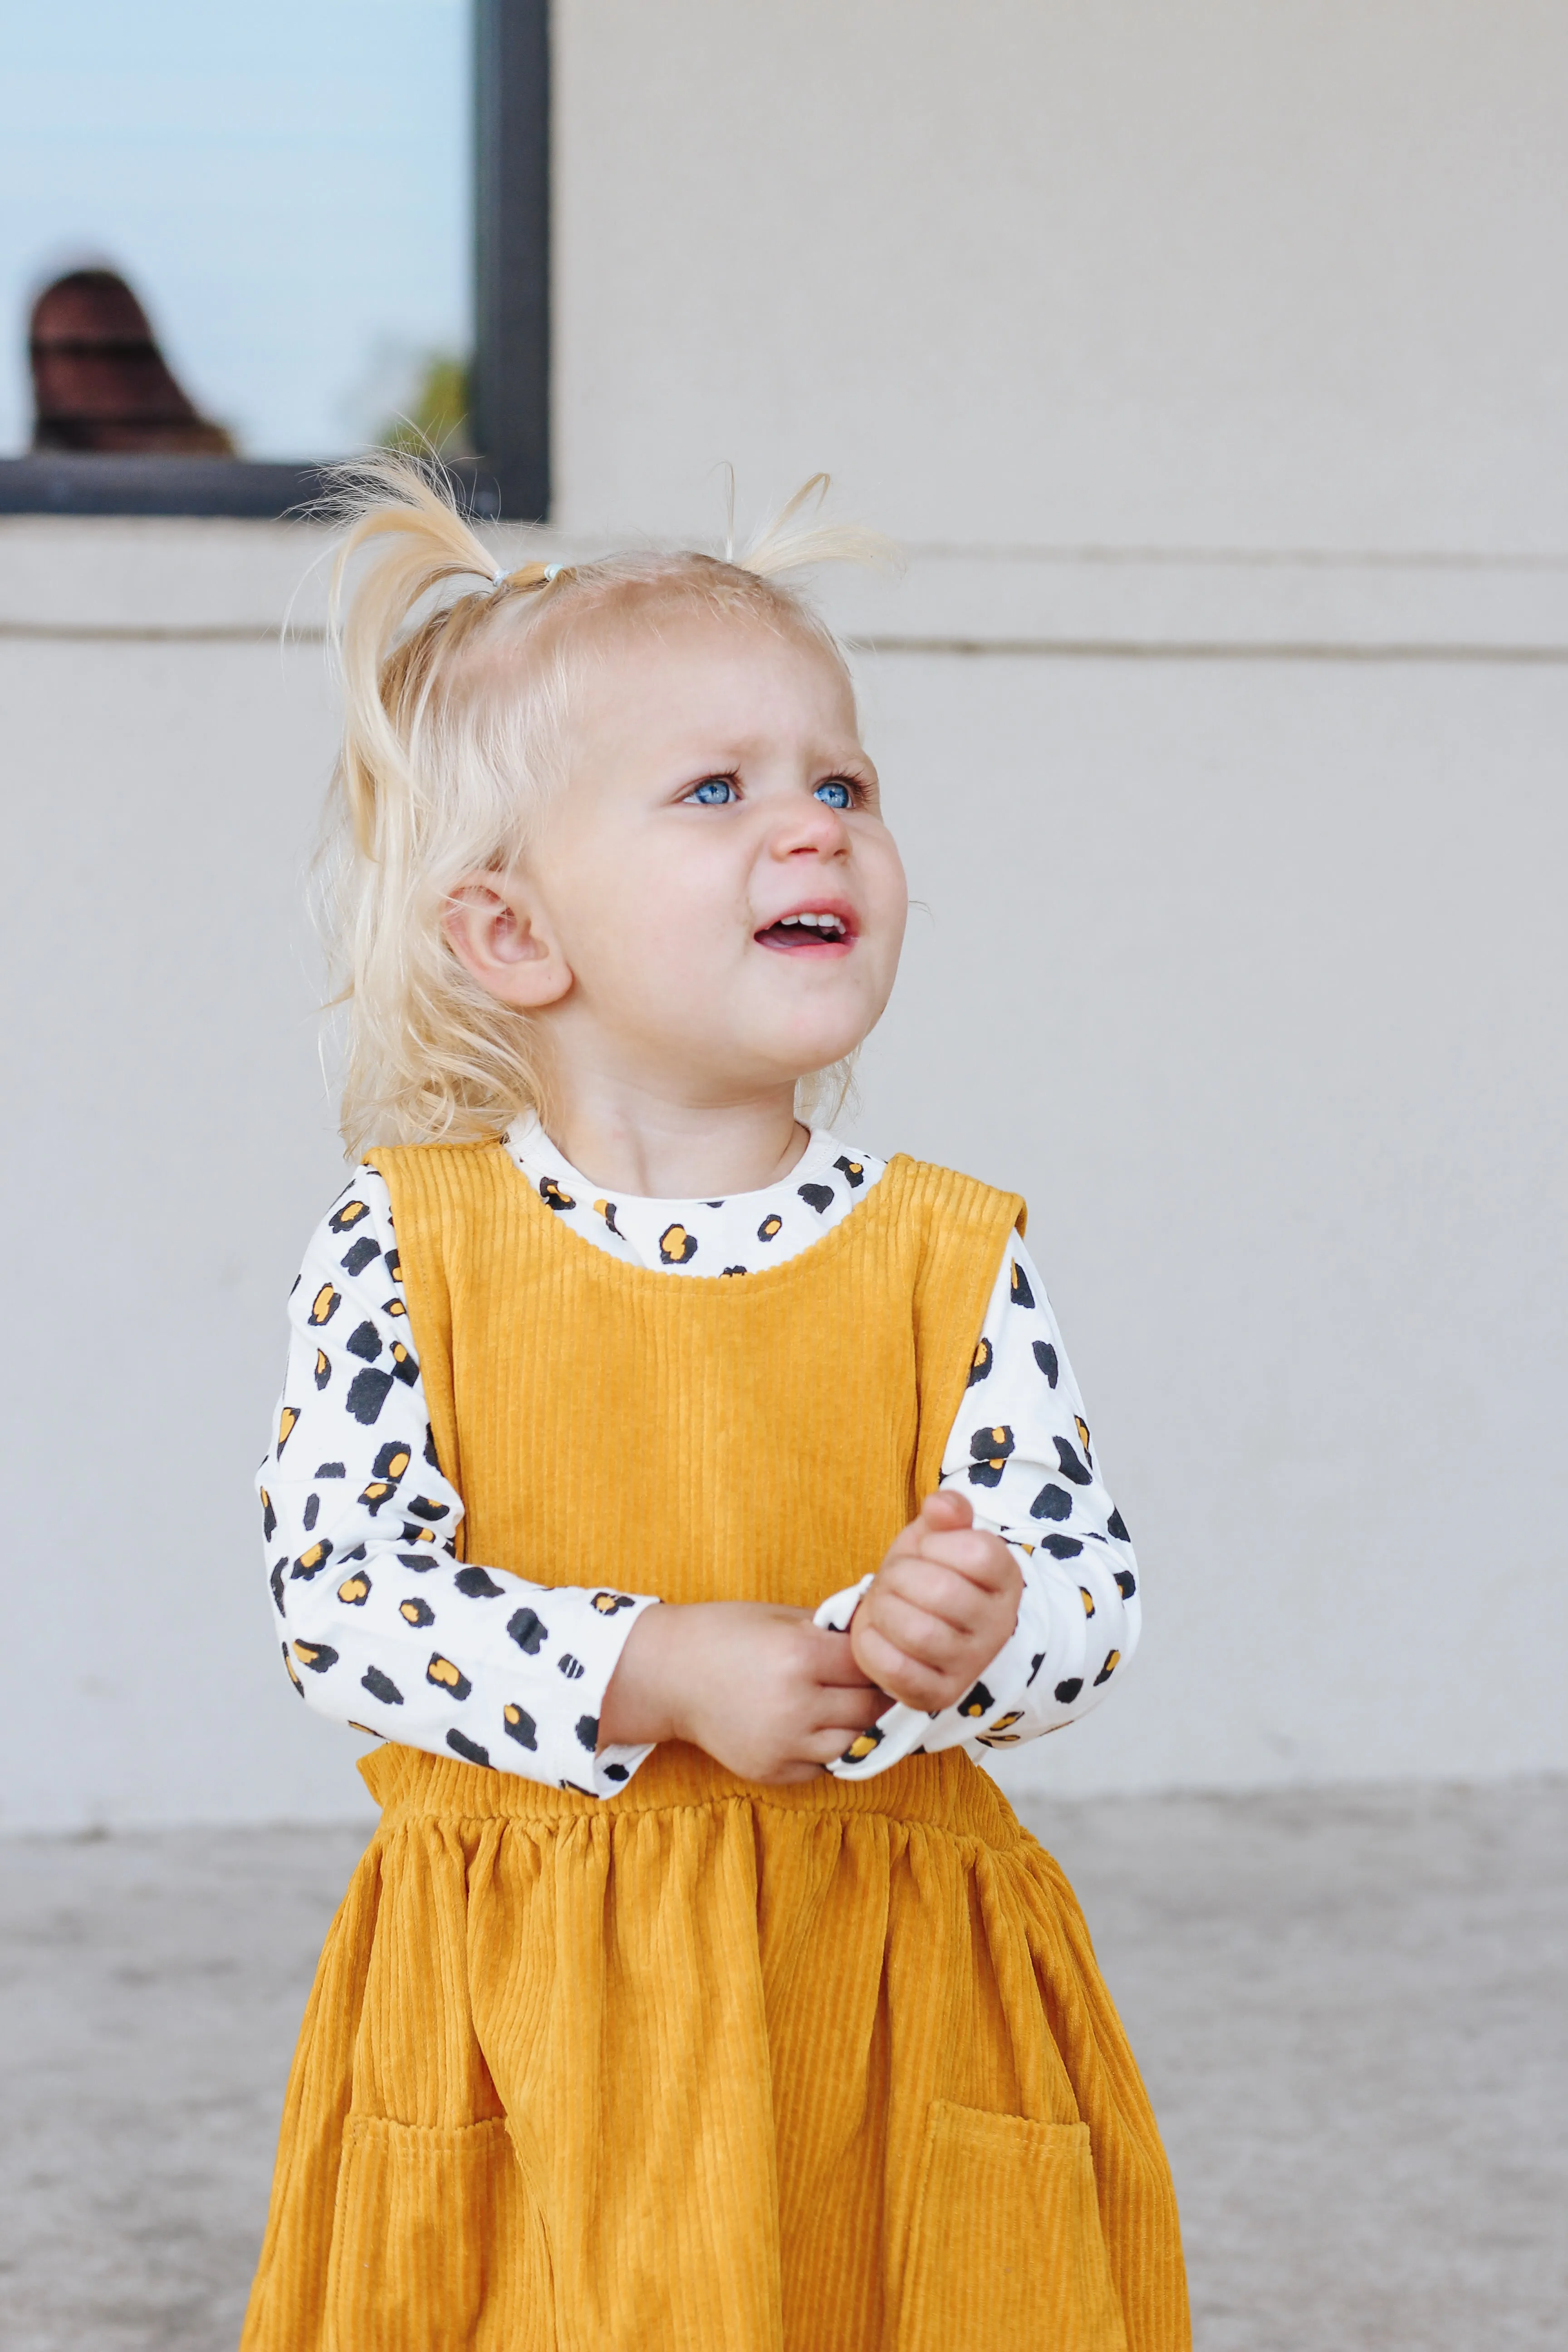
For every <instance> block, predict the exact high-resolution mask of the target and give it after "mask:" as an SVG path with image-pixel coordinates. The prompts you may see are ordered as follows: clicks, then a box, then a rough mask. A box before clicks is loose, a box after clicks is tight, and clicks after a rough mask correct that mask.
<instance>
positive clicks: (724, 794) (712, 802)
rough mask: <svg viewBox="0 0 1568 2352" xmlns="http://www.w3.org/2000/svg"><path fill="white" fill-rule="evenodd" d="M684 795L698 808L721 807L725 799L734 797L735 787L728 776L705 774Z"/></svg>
mask: <svg viewBox="0 0 1568 2352" xmlns="http://www.w3.org/2000/svg"><path fill="white" fill-rule="evenodd" d="M686 797H687V799H688V800H689V801H695V802H696V803H697V804H698V806H699V807H700V808H722V807H723V805H724V803H725V802H726V801H732V800H733V799H734V797H735V787H734V785H733V784H732V783H731V782H730V779H729V777H728V776H705V777H704V778H703V780H702V782H700V784H697V785H694V786H693V788H692V790H691V791H690V792H689V793H687V795H686Z"/></svg>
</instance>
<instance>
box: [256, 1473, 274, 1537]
mask: <svg viewBox="0 0 1568 2352" xmlns="http://www.w3.org/2000/svg"><path fill="white" fill-rule="evenodd" d="M257 1492H258V1494H259V1496H260V1497H261V1540H262V1542H263V1543H270V1542H271V1541H272V1538H273V1537H274V1536H275V1535H276V1534H277V1532H278V1514H277V1512H276V1511H275V1510H274V1509H273V1507H272V1497H271V1496H270V1495H269V1494H268V1491H267V1489H266V1487H265V1486H259V1487H258V1489H257Z"/></svg>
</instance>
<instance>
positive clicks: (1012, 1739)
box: [976, 1706, 1024, 1748]
mask: <svg viewBox="0 0 1568 2352" xmlns="http://www.w3.org/2000/svg"><path fill="white" fill-rule="evenodd" d="M1023 1712H1024V1710H1023V1708H1022V1707H1021V1706H1016V1707H1015V1708H1014V1709H1013V1711H1012V1713H1011V1714H1010V1715H999V1716H998V1717H997V1718H996V1720H995V1722H994V1724H993V1725H992V1726H991V1728H990V1729H989V1731H982V1732H979V1733H977V1734H976V1737H977V1738H978V1739H979V1741H980V1745H981V1746H982V1748H1016V1747H1017V1745H1018V1743H1019V1740H1020V1738H1021V1737H1022V1735H1021V1734H1020V1733H1019V1732H1016V1731H1015V1730H1014V1729H1013V1726H1014V1724H1016V1722H1017V1721H1018V1719H1019V1717H1021V1716H1022V1714H1023Z"/></svg>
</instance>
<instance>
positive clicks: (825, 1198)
mask: <svg viewBox="0 0 1568 2352" xmlns="http://www.w3.org/2000/svg"><path fill="white" fill-rule="evenodd" d="M795 1191H796V1192H798V1193H799V1194H800V1197H801V1199H802V1200H803V1201H804V1202H805V1205H806V1207H807V1208H808V1209H815V1210H816V1213H817V1215H818V1216H819V1217H820V1216H821V1215H822V1213H823V1212H824V1211H825V1210H826V1209H830V1208H831V1207H832V1206H833V1187H832V1185H831V1184H797V1185H796V1186H795Z"/></svg>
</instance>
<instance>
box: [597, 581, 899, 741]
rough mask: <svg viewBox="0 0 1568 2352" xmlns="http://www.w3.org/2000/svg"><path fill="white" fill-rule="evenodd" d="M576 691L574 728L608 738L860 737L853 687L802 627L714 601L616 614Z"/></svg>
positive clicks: (837, 662)
mask: <svg viewBox="0 0 1568 2352" xmlns="http://www.w3.org/2000/svg"><path fill="white" fill-rule="evenodd" d="M573 703H574V713H573V717H574V726H573V732H574V734H576V735H578V736H579V737H580V738H592V739H594V740H595V741H596V742H598V743H601V744H606V745H607V743H608V742H609V741H610V740H637V741H639V742H641V743H643V744H645V745H647V746H649V747H651V746H652V745H653V744H654V743H656V742H657V743H658V744H659V746H660V747H661V748H667V747H672V746H674V745H675V744H676V743H678V742H680V741H683V740H686V739H688V738H690V739H692V740H693V742H694V747H695V746H696V745H697V744H699V743H700V744H705V745H707V748H711V745H710V743H708V739H709V738H710V737H711V736H714V735H720V736H723V737H725V738H727V739H731V740H735V741H737V742H739V741H741V740H742V739H744V740H769V739H772V740H779V739H785V740H819V739H820V740H824V741H831V742H833V743H835V744H837V745H840V746H841V745H842V744H843V742H844V741H845V739H846V738H847V739H848V740H850V741H852V742H858V739H859V736H858V719H857V715H856V709H855V694H854V688H852V686H851V685H850V682H849V677H848V674H847V671H846V669H845V667H844V665H843V663H842V662H841V661H840V660H839V659H838V657H837V654H836V653H835V652H834V651H833V649H832V647H831V646H826V645H825V644H824V643H823V642H822V640H821V639H820V638H819V637H817V636H816V635H815V634H814V633H813V632H812V631H811V630H810V628H809V627H808V626H806V625H799V624H796V623H795V622H794V621H793V619H792V617H791V616H790V615H789V614H787V613H785V614H781V615H780V617H779V619H778V621H777V622H776V623H775V622H773V620H772V619H771V617H770V618H763V617H760V616H756V615H752V614H729V613H715V612H713V611H711V610H705V609H702V608H698V609H695V610H693V609H690V608H688V609H684V610H682V609H679V608H676V609H673V610H670V609H665V610H663V611H657V612H654V613H642V614H635V615H631V616H623V615H616V616H615V617H614V618H613V619H611V620H608V621H607V622H606V625H605V626H603V627H602V628H600V629H596V630H595V644H594V646H593V647H592V650H591V654H590V657H589V658H588V659H587V660H586V661H585V662H584V667H583V668H582V670H581V672H580V673H579V678H578V686H577V691H576V693H575V694H574V697H573Z"/></svg>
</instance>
